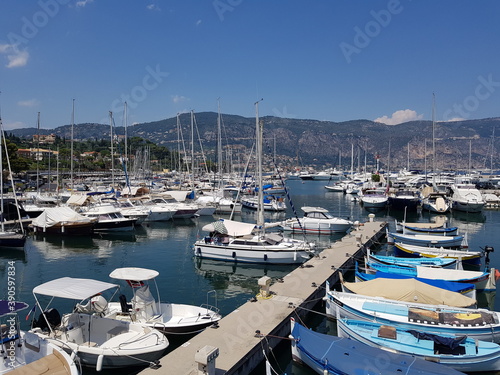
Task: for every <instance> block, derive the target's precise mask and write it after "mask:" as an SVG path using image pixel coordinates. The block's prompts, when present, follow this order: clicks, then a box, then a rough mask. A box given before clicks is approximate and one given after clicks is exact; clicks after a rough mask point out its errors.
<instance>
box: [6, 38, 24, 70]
mask: <svg viewBox="0 0 500 375" xmlns="http://www.w3.org/2000/svg"><path fill="white" fill-rule="evenodd" d="M0 53H3V54H5V55H7V60H9V63H8V64H7V65H6V66H7V68H19V67H20V66H25V65H26V64H27V63H28V59H29V57H30V54H29V53H28V51H27V50H19V49H18V48H17V46H16V45H14V44H0Z"/></svg>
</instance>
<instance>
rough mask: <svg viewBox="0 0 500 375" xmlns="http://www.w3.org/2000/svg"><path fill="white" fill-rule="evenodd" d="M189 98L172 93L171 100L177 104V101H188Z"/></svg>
mask: <svg viewBox="0 0 500 375" xmlns="http://www.w3.org/2000/svg"><path fill="white" fill-rule="evenodd" d="M188 100H189V99H188V98H186V97H185V96H182V95H172V101H173V102H174V103H175V104H179V103H182V102H186V101H188Z"/></svg>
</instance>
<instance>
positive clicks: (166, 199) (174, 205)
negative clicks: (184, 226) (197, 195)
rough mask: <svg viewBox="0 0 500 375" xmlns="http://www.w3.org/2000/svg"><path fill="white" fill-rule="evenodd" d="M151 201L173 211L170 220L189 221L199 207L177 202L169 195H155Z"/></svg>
mask: <svg viewBox="0 0 500 375" xmlns="http://www.w3.org/2000/svg"><path fill="white" fill-rule="evenodd" d="M151 201H152V202H153V203H155V204H157V205H159V206H162V207H167V208H170V209H175V213H174V215H173V216H172V219H190V218H193V217H195V215H196V212H198V210H199V207H198V206H197V205H196V204H191V203H184V202H178V201H176V200H175V198H174V197H172V196H171V195H170V194H155V195H152V196H151Z"/></svg>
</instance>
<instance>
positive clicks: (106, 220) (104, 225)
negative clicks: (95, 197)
mask: <svg viewBox="0 0 500 375" xmlns="http://www.w3.org/2000/svg"><path fill="white" fill-rule="evenodd" d="M82 215H84V216H87V217H88V218H91V219H97V223H96V224H95V227H94V231H96V232H110V231H113V232H125V231H132V230H134V225H135V222H136V221H137V219H136V218H126V217H124V216H123V214H122V213H121V211H120V209H119V208H117V207H115V206H114V205H113V204H111V203H101V204H96V205H92V206H90V207H89V208H88V209H87V210H86V211H83V212H82Z"/></svg>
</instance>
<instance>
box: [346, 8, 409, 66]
mask: <svg viewBox="0 0 500 375" xmlns="http://www.w3.org/2000/svg"><path fill="white" fill-rule="evenodd" d="M402 11H403V6H402V5H401V3H400V2H399V0H390V1H389V2H388V3H387V9H382V10H379V11H374V10H372V11H370V15H371V16H372V19H371V20H370V21H368V22H367V23H366V24H365V26H364V27H363V28H360V27H359V26H356V27H355V28H354V38H353V43H352V44H349V43H346V42H342V43H340V44H339V47H340V50H341V51H342V53H343V54H344V58H345V59H346V61H347V63H348V64H350V63H351V61H352V58H351V56H352V55H353V54H360V53H361V51H362V50H363V49H364V48H366V47H368V46H369V45H370V43H371V41H372V40H373V38H376V37H377V36H379V35H380V33H381V32H382V30H383V29H384V28H386V27H387V26H389V24H390V23H391V20H392V16H393V15H396V14H399V13H401V12H402Z"/></svg>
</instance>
